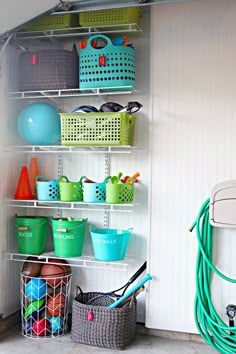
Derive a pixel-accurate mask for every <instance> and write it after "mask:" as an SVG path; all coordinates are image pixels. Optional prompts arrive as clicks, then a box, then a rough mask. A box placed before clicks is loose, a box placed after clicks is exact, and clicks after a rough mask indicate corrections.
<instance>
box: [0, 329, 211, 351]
mask: <svg viewBox="0 0 236 354" xmlns="http://www.w3.org/2000/svg"><path fill="white" fill-rule="evenodd" d="M122 352H123V353H125V354H126V353H129V354H139V353H140V354H149V353H150V354H152V353H153V354H154V353H155V354H203V353H204V354H215V353H217V352H216V351H215V350H213V349H212V348H211V347H210V346H208V345H206V344H201V343H195V342H191V341H182V340H172V339H166V338H161V337H156V336H149V335H143V334H137V336H136V338H135V340H134V342H133V343H131V344H130V346H129V347H128V348H127V349H126V350H125V351H118V350H109V349H104V348H97V347H90V346H86V345H82V344H77V343H73V342H72V341H71V337H70V334H67V335H64V336H61V337H58V338H52V339H31V338H25V337H24V336H22V334H21V333H20V329H19V327H14V328H12V329H11V330H8V331H6V332H4V333H2V334H1V336H0V354H20V353H24V354H32V353H34V354H50V353H52V354H54V353H60V354H95V353H99V354H115V353H122Z"/></svg>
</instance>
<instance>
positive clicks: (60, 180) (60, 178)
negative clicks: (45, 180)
mask: <svg viewBox="0 0 236 354" xmlns="http://www.w3.org/2000/svg"><path fill="white" fill-rule="evenodd" d="M62 179H65V180H66V182H70V181H69V179H68V177H66V176H61V177H59V178H58V182H62ZM63 182H64V181H63Z"/></svg>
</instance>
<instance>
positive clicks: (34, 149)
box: [5, 145, 137, 154]
mask: <svg viewBox="0 0 236 354" xmlns="http://www.w3.org/2000/svg"><path fill="white" fill-rule="evenodd" d="M134 149H137V147H135V146H125V145H124V146H121V145H120V146H65V145H48V146H47V145H14V146H11V145H8V146H5V152H15V153H20V152H24V153H39V154H48V153H80V154H84V153H86V154H88V153H91V154H94V153H96V154H104V153H105V154H106V153H110V154H130V153H131V152H132V150H134Z"/></svg>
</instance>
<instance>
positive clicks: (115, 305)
mask: <svg viewBox="0 0 236 354" xmlns="http://www.w3.org/2000/svg"><path fill="white" fill-rule="evenodd" d="M149 280H152V276H151V275H150V274H149V273H147V275H146V276H145V277H144V278H143V279H142V280H140V282H139V283H137V284H136V285H135V286H134V287H133V288H131V289H130V290H129V291H127V293H125V294H124V295H123V296H121V297H120V298H119V299H118V300H117V301H115V302H113V303H112V304H111V305H109V306H108V308H110V309H114V308H115V307H117V306H118V305H119V304H120V303H121V302H123V301H124V300H125V299H127V298H128V297H129V296H130V295H132V294H133V293H135V291H136V290H138V289H139V288H141V286H143V284H144V283H146V282H147V281H149Z"/></svg>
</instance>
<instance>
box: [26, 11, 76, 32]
mask: <svg viewBox="0 0 236 354" xmlns="http://www.w3.org/2000/svg"><path fill="white" fill-rule="evenodd" d="M77 26H79V16H78V14H63V15H49V16H42V17H40V18H39V19H37V20H35V21H34V22H32V23H30V24H28V25H27V26H26V27H25V30H26V31H40V30H51V29H62V28H70V27H77Z"/></svg>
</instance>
